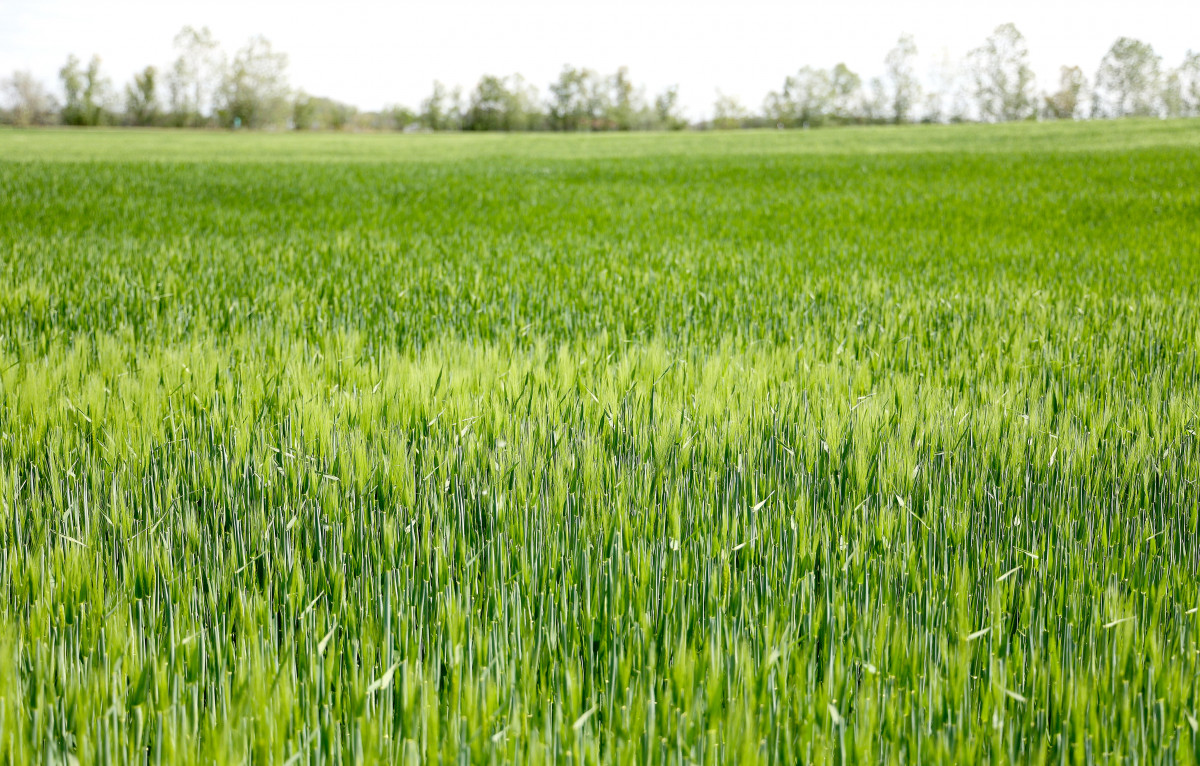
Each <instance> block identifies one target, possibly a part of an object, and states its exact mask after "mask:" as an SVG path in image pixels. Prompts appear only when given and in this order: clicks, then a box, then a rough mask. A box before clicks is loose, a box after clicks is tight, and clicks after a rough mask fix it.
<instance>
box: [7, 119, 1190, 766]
mask: <svg viewBox="0 0 1200 766" xmlns="http://www.w3.org/2000/svg"><path fill="white" fill-rule="evenodd" d="M0 158H2V159H0V200H2V201H3V204H2V205H0V571H2V573H3V575H2V577H0V762H3V763H9V762H16V763H32V762H35V761H36V762H45V761H46V760H51V761H54V760H59V759H69V758H72V757H74V758H78V759H79V761H80V762H83V763H134V762H139V763H140V762H146V761H148V762H150V763H159V762H184V763H186V762H197V763H209V762H214V761H215V762H220V763H234V762H243V761H244V760H245V759H247V758H249V759H250V761H251V762H254V763H277V764H283V763H288V764H298V763H313V764H315V763H340V762H355V761H359V760H363V761H367V762H370V761H374V760H377V759H385V760H389V761H400V762H410V763H419V762H430V763H433V762H438V761H439V760H440V761H441V762H446V763H450V762H455V763H459V762H479V763H492V762H501V761H512V760H519V761H530V762H537V763H544V762H548V761H560V762H572V763H597V762H621V763H647V762H660V761H662V762H672V763H686V762H701V763H732V762H737V763H753V762H755V761H763V762H779V763H809V762H813V763H853V762H869V761H888V762H906V763H929V762H938V761H942V762H957V763H973V762H978V761H993V762H1005V761H1019V762H1030V763H1037V762H1056V763H1057V762H1068V761H1069V762H1075V763H1087V762H1095V761H1106V760H1109V759H1111V758H1113V757H1115V756H1119V757H1121V758H1123V759H1128V758H1134V759H1136V760H1137V762H1148V761H1153V762H1164V761H1170V760H1178V761H1191V760H1193V759H1194V758H1195V757H1196V737H1197V736H1198V734H1197V727H1198V724H1197V717H1200V699H1198V695H1200V687H1198V680H1200V675H1198V670H1200V657H1198V655H1197V652H1198V650H1200V643H1198V641H1197V637H1198V631H1200V614H1198V613H1197V607H1200V580H1198V576H1200V571H1198V567H1200V546H1198V542H1200V540H1198V535H1197V523H1198V519H1197V513H1198V505H1197V503H1198V501H1200V494H1198V491H1197V485H1196V481H1197V480H1198V479H1200V454H1198V451H1200V446H1198V441H1197V434H1196V428H1197V421H1198V419H1200V415H1198V413H1197V408H1198V407H1200V388H1198V386H1200V378H1198V373H1197V367H1196V365H1197V355H1198V351H1197V348H1198V342H1200V323H1198V321H1197V320H1198V318H1200V308H1197V307H1198V306H1200V303H1198V300H1200V288H1198V285H1200V259H1198V258H1197V254H1198V253H1200V226H1198V225H1197V221H1200V124H1198V123H1185V122H1170V123H1161V122H1136V121H1134V122H1127V123H1110V124H1089V125H1077V124H1060V125H1052V126H1044V125H1022V126H1006V127H993V128H989V127H961V128H929V129H922V128H896V129H863V130H846V131H838V132H835V133H825V134H813V133H796V132H793V133H739V134H731V135H658V136H644V135H643V136H605V137H591V136H574V137H541V138H536V137H518V136H510V137H503V136H486V137H472V136H392V137H381V136H375V137H355V136H295V135H291V136H267V135H227V134H186V133H181V134H154V133H96V132H86V133H68V132H41V133H37V132H29V133H18V132H7V133H0Z"/></svg>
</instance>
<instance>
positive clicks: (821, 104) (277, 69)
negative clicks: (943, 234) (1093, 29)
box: [0, 24, 1200, 131]
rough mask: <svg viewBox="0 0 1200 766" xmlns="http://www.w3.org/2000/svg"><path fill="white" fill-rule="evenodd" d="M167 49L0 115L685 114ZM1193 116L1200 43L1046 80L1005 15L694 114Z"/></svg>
mask: <svg viewBox="0 0 1200 766" xmlns="http://www.w3.org/2000/svg"><path fill="white" fill-rule="evenodd" d="M174 47H175V55H176V58H175V60H174V61H173V62H172V63H171V64H170V66H168V67H167V68H165V69H163V70H160V69H158V68H156V67H153V66H148V67H146V68H145V69H143V70H142V71H140V72H138V73H137V74H135V75H134V76H133V78H132V80H131V81H130V82H129V83H127V84H126V85H125V86H124V88H123V89H121V90H118V89H116V88H114V87H113V84H112V81H111V80H110V79H109V78H108V77H107V76H105V75H104V73H103V72H102V71H101V60H100V58H99V57H98V56H93V57H92V58H91V59H90V60H89V61H88V62H87V64H86V65H85V64H84V63H83V62H82V61H80V60H79V59H78V58H76V57H75V56H70V57H69V58H68V59H67V61H66V63H65V64H64V65H63V67H62V69H60V70H59V80H60V84H61V94H62V97H63V99H64V100H63V101H62V102H61V103H60V101H59V99H58V97H56V96H55V95H54V94H52V93H51V92H50V90H49V89H48V88H47V87H46V85H45V84H44V83H42V82H40V81H38V80H37V79H36V78H34V77H33V76H32V75H31V74H30V73H28V72H22V71H18V72H14V73H13V74H12V76H10V77H8V78H6V79H5V80H3V81H2V82H0V97H2V98H0V107H2V108H0V121H2V122H5V123H8V124H14V125H50V124H63V125H129V126H156V127H225V128H265V129H294V130H311V129H327V130H341V129H359V130H364V129H365V130H418V129H424V130H435V131H446V130H461V131H534V130H554V131H608V130H679V129H682V128H685V127H689V122H688V120H687V119H686V118H685V117H684V116H683V113H682V109H681V107H680V104H679V96H678V89H677V88H676V87H668V88H666V89H664V90H663V91H661V92H660V93H658V94H656V95H654V96H653V97H648V96H647V95H646V92H645V89H644V88H642V87H639V86H638V85H637V84H636V83H635V82H634V81H633V80H632V78H631V77H630V74H629V71H628V70H627V69H626V68H624V67H622V68H620V69H618V70H617V71H616V72H615V73H613V74H610V75H603V74H600V73H598V72H596V71H594V70H592V69H588V68H577V67H573V66H567V67H564V68H563V70H562V72H561V73H560V75H559V76H558V79H556V80H555V81H554V82H552V83H550V84H549V87H548V89H547V92H546V94H545V96H543V95H541V94H540V92H539V90H538V88H537V87H536V86H534V85H533V84H531V83H529V82H528V81H527V80H525V79H524V78H523V77H521V76H520V75H519V74H512V75H508V76H497V75H490V74H489V75H484V76H482V77H481V78H480V79H479V81H478V83H477V84H476V85H475V87H474V88H473V89H472V90H470V91H469V92H467V93H464V92H463V91H462V89H461V88H451V87H448V86H446V85H444V84H442V83H441V82H434V84H433V89H432V91H431V93H430V94H429V96H428V97H427V98H425V99H424V100H423V101H422V103H421V104H420V106H419V108H417V109H410V108H407V107H404V106H390V107H387V108H385V109H382V110H380V111H376V112H366V111H359V110H358V109H356V108H355V107H354V106H352V105H350V104H346V103H342V102H340V101H337V100H334V99H332V98H327V97H320V96H314V95H312V94H309V93H306V92H305V91H304V90H302V89H294V88H292V87H291V85H290V83H289V80H288V73H287V66H288V59H287V56H286V55H285V54H284V53H282V52H279V51H277V50H275V49H274V48H273V47H272V46H271V43H270V42H269V41H268V40H267V39H266V38H264V37H261V36H259V37H255V38H252V39H251V40H249V41H248V42H247V43H246V44H245V45H244V46H243V47H241V48H240V49H238V50H237V51H235V52H234V53H233V54H232V55H228V54H226V53H225V52H224V51H223V49H222V48H221V46H220V44H219V43H218V42H217V40H216V39H215V38H214V37H213V34H212V32H211V31H210V30H209V29H208V28H202V29H195V28H193V27H190V26H189V27H185V28H184V29H182V30H181V31H180V32H179V34H178V35H176V37H175V40H174ZM1129 116H1157V117H1192V116H1200V53H1197V52H1192V51H1189V52H1188V53H1187V55H1186V56H1185V57H1184V59H1183V61H1182V62H1180V63H1179V65H1178V66H1176V67H1174V68H1168V67H1166V66H1165V65H1164V62H1163V59H1162V57H1161V56H1160V55H1159V54H1158V53H1156V52H1155V50H1154V48H1153V46H1151V45H1150V44H1149V43H1146V42H1144V41H1141V40H1136V39H1133V38H1129V37H1122V38H1119V39H1118V40H1116V41H1115V42H1114V43H1113V45H1112V47H1110V48H1109V50H1108V51H1107V53H1105V55H1104V57H1103V58H1102V59H1101V61H1100V63H1099V66H1098V68H1097V69H1096V71H1095V74H1094V75H1093V76H1092V77H1091V78H1090V79H1089V78H1088V76H1087V75H1086V73H1085V72H1084V70H1083V69H1082V68H1081V67H1079V66H1063V67H1062V68H1061V70H1060V72H1059V77H1058V81H1057V83H1055V84H1054V85H1052V86H1051V87H1050V88H1049V89H1039V87H1038V83H1037V78H1036V77H1035V76H1034V73H1033V70H1032V68H1031V66H1030V63H1029V49H1028V46H1027V44H1026V41H1025V38H1024V36H1023V35H1022V34H1021V32H1020V31H1019V30H1018V29H1017V27H1016V26H1015V25H1013V24H1003V25H1001V26H999V27H997V28H996V29H995V31H994V32H993V33H992V34H991V35H989V36H988V38H987V39H986V40H984V41H983V43H982V44H981V45H980V46H979V47H977V48H975V49H973V50H972V51H971V52H970V53H969V54H968V55H967V56H966V57H965V59H964V60H962V61H951V60H943V61H941V62H939V63H938V64H937V65H935V66H934V67H933V69H932V70H931V71H930V72H929V74H928V75H927V76H926V77H924V78H922V77H921V76H919V75H918V73H917V46H916V43H915V41H914V40H913V38H912V37H911V36H908V35H904V36H902V37H901V38H900V39H899V40H898V42H897V44H896V46H895V47H894V48H892V50H890V51H889V52H888V53H887V55H886V56H885V57H884V59H883V72H882V73H881V74H880V75H878V76H875V77H872V78H870V79H869V80H864V79H863V78H862V77H861V76H860V75H859V74H857V73H856V72H854V71H852V70H851V69H850V68H849V67H848V66H846V65H845V64H837V65H836V66H834V67H832V68H830V69H822V68H817V67H811V66H804V67H802V68H800V69H799V70H798V71H797V72H795V73H794V74H791V75H788V76H787V77H786V78H784V81H783V83H782V85H781V87H780V88H779V89H778V90H773V91H771V92H770V93H768V94H767V96H766V98H765V99H764V100H763V103H762V105H761V107H760V108H759V109H758V110H752V109H749V108H747V107H746V106H744V105H743V104H742V103H741V102H739V101H738V100H737V99H736V98H733V97H731V96H727V95H723V94H720V93H718V94H717V98H716V101H715V102H714V104H713V105H712V114H711V117H710V118H708V119H706V120H703V121H700V122H697V123H692V124H691V127H698V128H713V129H732V128H753V127H784V128H790V127H821V126H827V125H851V124H859V125H861V124H881V123H908V122H968V121H978V122H1005V121H1013V120H1029V119H1112V118H1120V117H1129Z"/></svg>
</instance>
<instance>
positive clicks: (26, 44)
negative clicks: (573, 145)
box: [0, 0, 1200, 118]
mask: <svg viewBox="0 0 1200 766" xmlns="http://www.w3.org/2000/svg"><path fill="white" fill-rule="evenodd" d="M1008 21H1012V22H1014V23H1016V25H1017V26H1018V27H1019V28H1020V29H1021V31H1022V32H1023V33H1024V34H1025V37H1026V39H1027V40H1028V43H1029V49H1030V53H1031V57H1032V62H1033V66H1034V69H1035V71H1036V72H1037V74H1038V76H1039V82H1038V85H1039V87H1040V88H1043V89H1050V86H1052V85H1055V84H1057V77H1058V67H1059V66H1060V65H1061V64H1078V65H1080V66H1082V67H1083V69H1084V71H1085V72H1086V73H1087V74H1088V76H1089V78H1091V77H1092V75H1093V74H1094V73H1095V71H1096V65H1097V64H1098V63H1099V61H1100V58H1101V56H1103V54H1104V52H1105V51H1106V50H1107V49H1108V47H1109V45H1111V44H1112V42H1113V40H1115V39H1116V38H1117V37H1118V36H1121V35H1128V36H1131V37H1138V38H1141V39H1143V40H1146V41H1147V42H1149V43H1151V44H1152V45H1154V47H1155V50H1157V51H1158V52H1159V53H1160V54H1162V55H1163V56H1164V58H1165V63H1166V64H1167V65H1168V66H1175V65H1177V64H1178V63H1179V61H1180V60H1181V59H1182V57H1183V55H1184V53H1185V52H1186V51H1187V50H1189V49H1200V0H1136V1H1134V0H1125V1H1123V2H1122V1H1118V0H1086V1H1085V0H1009V1H1008V2H996V1H995V0H983V1H978V0H977V1H975V2H972V1H971V0H926V1H925V2H911V1H907V0H891V1H888V0H844V1H843V2H840V3H839V2H821V3H818V2H812V0H791V1H790V2H787V1H785V0H739V1H738V2H716V1H715V0H691V2H682V1H681V0H676V1H675V2H668V1H667V0H599V2H575V1H571V0H509V2H497V1H496V0H424V1H423V2H413V1H412V0H392V2H386V1H385V0H341V1H340V2H337V3H334V2H329V0H325V1H324V2H317V1H316V0H291V1H290V2H263V1H261V0H208V1H207V2H197V1H195V0H192V1H191V2H177V1H172V0H104V1H99V0H0V76H7V75H8V74H9V73H11V72H12V71H13V70H16V69H29V70H31V71H32V72H33V73H34V74H35V75H36V76H37V77H39V78H41V79H42V80H44V81H45V82H46V83H47V84H48V85H49V84H52V85H53V86H54V88H55V90H57V88H58V83H57V72H58V69H59V67H61V66H62V64H63V62H64V61H65V60H66V58H67V55H68V54H70V53H74V54H76V55H77V56H79V58H80V59H83V60H84V61H86V60H87V59H88V58H90V57H91V55H92V54H93V53H98V54H100V56H101V58H102V59H103V62H104V66H103V69H104V71H105V73H106V74H107V75H108V76H109V77H110V78H111V79H112V80H113V82H114V84H115V85H117V86H118V87H120V86H122V85H123V84H124V83H125V82H127V81H128V80H129V79H130V77H131V76H132V74H133V72H134V71H137V70H139V69H141V68H142V67H144V66H146V65H147V64H154V65H156V66H158V67H160V69H162V68H165V67H166V66H167V65H168V64H169V63H170V61H171V60H172V59H173V58H174V54H173V52H172V47H171V41H172V39H173V38H174V36H175V33H176V32H178V31H179V29H180V28H181V27H182V26H183V25H185V24H192V25H194V26H196V27H200V26H208V27H209V28H211V29H212V31H213V33H214V34H215V36H216V37H217V39H218V40H219V41H220V42H221V43H222V47H223V48H224V49H225V50H226V51H227V52H232V51H234V50H236V49H237V48H238V47H240V46H241V45H242V44H243V43H244V42H245V41H246V39H247V38H249V37H250V36H251V35H254V34H263V35H265V36H266V37H267V38H268V39H269V40H271V42H272V43H273V44H274V46H275V48H276V49H277V50H282V51H284V52H286V53H287V54H288V55H289V60H290V67H289V73H290V79H291V82H292V84H293V85H294V86H296V87H303V88H304V89H305V90H307V91H308V92H310V93H313V94H317V95H326V96H330V97H333V98H337V99H339V100H342V101H347V102H349V103H352V104H355V105H357V106H359V107H361V108H364V109H377V108H380V107H381V106H383V105H384V104H388V103H401V104H405V105H407V106H410V107H413V108H415V107H417V106H418V105H419V103H420V101H421V99H422V98H424V97H425V96H426V95H427V94H428V92H429V90H430V85H431V83H432V81H433V80H434V79H440V80H442V81H443V82H446V83H448V84H451V85H456V84H457V85H462V86H464V90H465V89H468V88H469V87H470V86H472V85H474V83H475V81H476V80H477V79H478V78H479V75H481V74H483V73H485V72H486V73H492V74H500V75H505V74H510V73H513V72H520V73H521V74H523V75H524V76H525V78H526V79H527V80H529V81H530V82H532V83H533V84H535V85H537V86H538V88H539V90H540V91H541V93H542V94H543V95H545V91H546V86H547V85H548V84H549V83H550V82H551V81H552V80H553V79H555V77H556V76H557V74H558V72H559V71H560V70H561V69H562V66H563V64H567V63H570V64H572V65H576V66H587V67H590V68H592V69H596V70H599V71H601V72H603V73H609V72H612V71H614V70H615V69H616V68H617V67H618V66H620V65H622V64H624V65H627V66H628V67H629V68H630V71H631V74H632V76H633V78H634V80H635V81H636V82H639V83H641V84H644V85H645V86H646V90H647V94H648V95H653V94H654V93H655V92H657V91H659V90H660V89H662V88H663V87H664V86H667V85H670V84H672V83H677V84H678V85H679V86H680V97H681V101H682V102H683V104H684V105H685V107H687V111H688V113H689V116H691V117H692V118H701V117H704V116H706V115H707V114H708V113H709V112H710V111H711V104H712V102H713V99H714V98H715V96H716V93H717V91H718V90H720V91H721V92H723V93H726V94H729V95H733V96H736V97H738V98H739V99H741V101H742V103H743V104H744V105H746V106H747V107H750V108H751V109H755V110H757V109H758V107H759V105H760V104H761V103H762V99H763V96H764V95H765V94H766V93H767V91H769V90H772V89H776V88H778V87H779V86H780V84H781V83H782V81H783V78H784V77H785V76H786V75H787V74H790V73H792V72H794V71H795V70H796V69H798V68H799V67H801V66H803V65H805V64H811V65H814V66H822V67H827V66H832V65H833V64H835V63H837V62H838V61H845V62H846V63H847V64H848V65H849V66H850V67H851V69H854V70H855V71H857V72H858V73H859V74H861V75H863V79H864V80H866V79H868V78H869V77H870V76H873V75H876V74H879V73H881V71H882V69H883V63H882V62H883V57H884V55H885V54H886V52H887V51H888V49H889V48H891V47H892V46H893V45H894V43H895V41H896V38H897V37H898V36H899V35H900V34H901V33H902V32H909V33H911V34H913V35H914V36H915V38H916V43H917V47H918V49H919V51H920V63H919V65H918V72H919V74H921V75H922V76H923V77H924V76H925V75H926V74H927V73H928V72H929V71H930V70H931V68H932V66H933V64H934V62H936V61H940V60H942V59H943V58H944V57H945V56H946V55H947V54H949V55H950V56H951V57H959V56H961V55H963V54H965V53H966V52H967V51H968V50H970V49H971V48H973V47H975V46H977V45H978V44H979V43H980V42H981V41H982V40H983V39H984V38H985V37H986V36H987V35H988V33H989V32H990V31H991V30H992V29H993V28H995V27H996V26H997V25H999V24H1002V23H1004V22H1008Z"/></svg>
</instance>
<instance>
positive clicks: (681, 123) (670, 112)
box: [654, 85, 687, 130]
mask: <svg viewBox="0 0 1200 766" xmlns="http://www.w3.org/2000/svg"><path fill="white" fill-rule="evenodd" d="M654 119H655V123H656V124H657V126H658V127H659V128H662V129H664V130H683V129H684V128H686V127H687V120H686V119H684V117H683V114H682V113H681V112H680V108H679V86H677V85H671V86H668V87H666V88H664V89H663V91H662V92H661V93H659V94H658V95H657V96H655V97H654Z"/></svg>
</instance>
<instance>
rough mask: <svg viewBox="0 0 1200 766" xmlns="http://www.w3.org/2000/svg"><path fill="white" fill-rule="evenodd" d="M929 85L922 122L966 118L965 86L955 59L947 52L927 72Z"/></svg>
mask: <svg viewBox="0 0 1200 766" xmlns="http://www.w3.org/2000/svg"><path fill="white" fill-rule="evenodd" d="M929 84H930V87H929V89H928V92H927V93H926V95H925V115H924V117H923V118H922V121H924V122H963V121H964V120H966V119H967V111H968V106H967V98H966V91H967V86H966V84H965V83H964V73H963V71H962V67H961V66H960V65H959V63H958V62H957V61H955V60H954V59H952V58H950V54H949V53H947V52H944V51H943V53H942V56H941V57H940V59H939V60H938V61H937V62H935V63H934V65H933V66H932V67H931V68H930V72H929Z"/></svg>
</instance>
